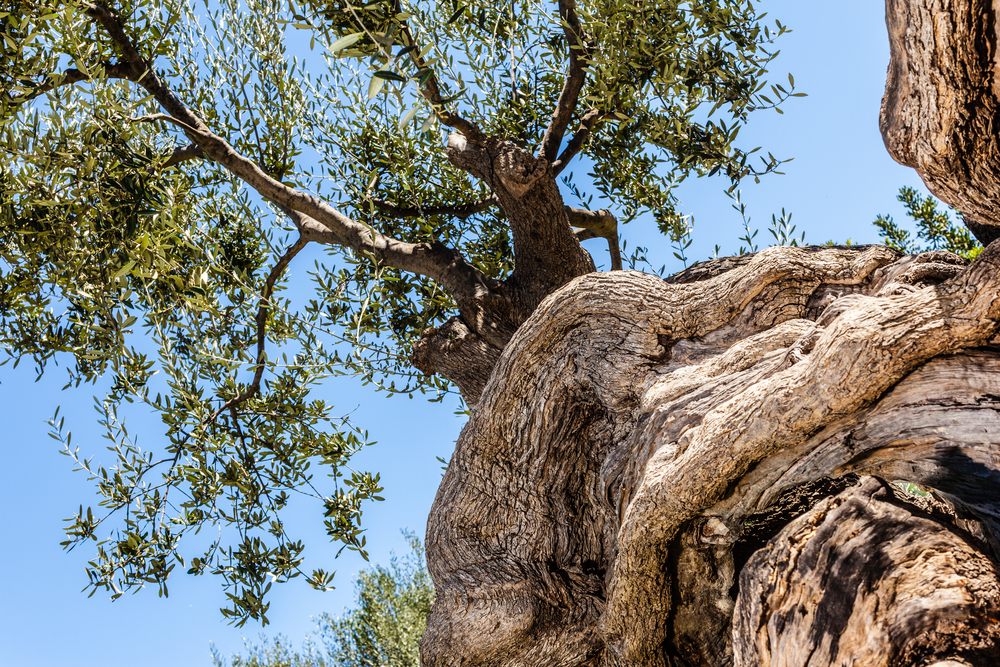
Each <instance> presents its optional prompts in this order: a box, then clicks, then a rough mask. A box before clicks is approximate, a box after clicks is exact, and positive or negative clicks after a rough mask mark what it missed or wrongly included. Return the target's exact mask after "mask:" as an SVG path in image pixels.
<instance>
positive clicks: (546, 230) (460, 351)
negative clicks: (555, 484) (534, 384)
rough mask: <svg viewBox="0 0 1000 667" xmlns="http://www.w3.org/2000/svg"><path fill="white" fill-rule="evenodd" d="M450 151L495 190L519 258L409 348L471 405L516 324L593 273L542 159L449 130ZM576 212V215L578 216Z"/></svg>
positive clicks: (608, 232) (461, 300)
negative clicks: (574, 281)
mask: <svg viewBox="0 0 1000 667" xmlns="http://www.w3.org/2000/svg"><path fill="white" fill-rule="evenodd" d="M448 156H449V160H451V162H452V163H453V164H455V165H456V166H458V167H460V168H461V169H464V170H465V171H467V172H469V173H470V174H472V175H473V176H475V177H476V178H478V179H480V180H482V181H483V182H484V183H486V184H487V185H488V186H489V187H490V188H491V189H492V190H493V193H494V196H495V197H496V199H497V201H498V202H499V204H500V207H501V208H502V209H503V211H504V213H505V214H506V215H507V219H508V220H509V221H510V230H511V239H512V241H513V249H514V256H515V257H516V258H517V261H516V263H515V266H514V270H513V272H512V273H511V275H510V276H508V277H507V279H506V280H504V281H503V282H502V283H499V284H496V285H494V286H492V287H491V288H490V289H489V291H480V292H479V293H476V294H470V295H468V296H465V295H460V296H457V297H456V301H457V304H458V310H459V316H458V317H457V318H454V319H452V320H451V321H449V322H447V323H446V324H444V325H443V326H441V327H436V328H433V329H429V330H428V331H426V332H424V334H423V336H422V337H421V340H420V341H418V342H417V344H416V345H415V346H414V353H413V357H412V361H413V364H414V365H415V366H416V367H417V368H419V369H420V370H422V371H424V372H425V373H438V374H440V375H442V376H443V377H446V378H448V379H449V380H451V381H452V382H454V383H455V384H457V385H458V387H459V389H460V390H461V392H462V396H463V397H464V398H465V400H466V402H468V403H469V404H470V405H474V404H475V403H477V402H478V401H479V396H480V394H481V392H482V390H483V387H484V386H485V382H486V379H487V378H489V376H490V373H491V372H492V371H493V365H494V364H495V363H496V360H497V359H498V358H499V357H500V352H501V350H503V349H504V347H505V346H506V345H507V343H508V341H510V339H511V336H512V335H513V334H514V332H515V331H516V330H517V328H518V327H519V326H521V325H522V324H523V323H524V322H525V321H526V320H527V319H528V317H529V316H530V315H531V314H532V313H533V312H534V311H535V309H536V308H538V305H539V304H540V303H541V302H542V299H544V298H545V297H546V296H548V295H549V294H552V293H553V292H554V291H556V290H557V289H559V288H560V287H562V286H563V285H565V284H566V283H568V282H569V281H570V280H572V279H573V278H576V277H578V276H582V275H585V274H587V273H590V272H592V271H593V270H594V262H593V260H592V259H591V257H590V255H589V254H588V253H587V251H586V250H584V249H583V247H582V246H581V245H580V239H579V238H578V237H577V235H576V234H575V233H574V232H573V229H572V226H571V221H570V212H571V210H572V209H569V207H567V206H566V205H565V204H564V203H563V199H562V195H561V194H560V193H559V188H558V186H557V184H556V180H555V176H554V175H553V173H552V169H551V168H550V166H549V163H548V161H547V160H546V159H545V158H536V157H534V156H533V155H531V154H530V153H528V152H527V151H525V150H524V149H523V148H520V147H518V146H517V145H515V144H513V143H511V142H508V141H500V140H497V139H484V140H483V142H482V144H474V143H471V142H468V141H467V140H466V139H465V138H463V137H461V136H459V135H452V137H451V141H450V143H449V148H448ZM582 215H584V214H583V212H578V217H580V216H582ZM609 217H610V214H609ZM611 220H612V221H613V220H614V218H613V217H611ZM604 226H605V227H610V225H609V224H608V223H605V225H604ZM602 231H604V232H605V234H604V235H606V236H607V237H608V238H609V239H610V236H611V234H612V233H613V234H614V242H613V245H612V253H613V254H614V251H615V249H617V231H616V229H615V231H613V232H612V231H611V230H604V229H603V228H602ZM610 242H611V241H610V240H609V243H610ZM619 266H620V260H619Z"/></svg>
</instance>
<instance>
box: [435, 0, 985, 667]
mask: <svg viewBox="0 0 1000 667" xmlns="http://www.w3.org/2000/svg"><path fill="white" fill-rule="evenodd" d="M886 12H887V23H888V27H889V35H890V43H891V50H892V64H891V65H890V71H889V76H888V81H887V87H886V97H885V99H884V102H883V109H882V118H881V121H882V130H883V136H884V138H885V142H886V146H887V147H888V148H889V150H890V152H891V153H892V154H893V156H894V157H895V158H896V159H897V160H899V161H901V162H903V163H904V164H909V165H911V166H913V167H915V168H916V169H917V170H918V172H919V173H920V175H921V176H922V177H923V178H924V179H925V181H926V182H927V183H928V186H929V187H930V188H931V190H932V191H933V192H935V193H936V194H938V195H939V196H941V197H942V198H943V199H945V201H948V202H949V203H951V204H953V205H956V206H957V207H959V208H960V209H961V210H962V211H963V213H965V214H966V221H967V222H968V223H969V226H970V228H971V229H972V230H973V231H974V233H975V234H976V235H977V236H978V237H979V238H980V239H983V240H985V241H991V240H993V239H995V238H998V237H1000V216H998V215H997V213H998V211H997V209H996V202H997V201H1000V178H998V174H1000V169H998V167H1000V162H998V160H997V154H996V138H995V135H996V132H995V120H994V115H995V112H996V110H997V108H998V105H997V102H996V91H997V86H998V85H1000V84H997V76H996V74H997V60H996V52H997V49H996V33H995V14H994V9H993V5H992V4H989V3H985V2H983V1H981V0H980V1H976V2H968V1H965V0H889V2H888V3H887V9H886ZM465 150H466V149H465V148H464V147H463V148H462V151H461V153H462V156H461V157H458V154H453V155H452V159H453V160H457V161H462V160H467V162H466V163H465V164H466V165H467V166H468V168H469V170H470V172H471V173H474V174H476V175H478V176H479V177H481V178H484V179H489V178H497V179H500V180H502V179H501V178H500V177H499V176H498V175H497V174H496V173H494V172H490V171H489V170H483V169H481V168H480V167H478V166H477V165H480V164H483V162H482V159H481V158H482V156H483V155H484V153H483V151H484V150H485V151H486V153H485V154H489V155H490V156H493V157H496V156H498V155H506V156H507V157H505V158H504V160H507V161H508V162H509V164H510V165H512V167H513V168H514V171H515V172H516V174H517V175H519V178H521V177H523V179H522V180H524V181H525V182H527V181H528V180H531V179H530V178H528V177H529V176H531V177H534V176H537V175H538V174H541V175H542V176H546V177H547V175H548V174H549V173H550V171H551V167H548V171H546V165H545V164H542V162H543V161H531V160H527V161H526V159H522V158H523V156H522V157H521V158H518V157H516V156H514V157H512V154H511V153H510V151H512V150H513V149H512V148H511V147H510V146H509V145H508V146H500V147H497V146H494V147H492V148H489V147H482V146H480V147H473V148H472V149H470V151H471V152H469V153H468V154H467V155H466V154H465ZM491 151H492V152H491ZM504 151H507V152H506V153H505V152H504ZM514 152H515V153H516V151H514ZM508 158H510V159H509V160H508ZM491 159H492V158H491ZM519 160H520V161H519ZM508 162H505V163H504V164H507V163H508ZM490 164H495V160H494V161H493V162H490ZM477 169H479V172H478V173H477ZM539 178H541V176H539ZM515 180H517V179H515ZM491 182H492V181H491ZM517 182H518V183H520V182H521V181H520V180H518V181H517ZM531 182H532V183H535V182H536V181H531ZM515 185H516V184H515ZM543 185H544V184H543ZM529 186H530V184H529ZM519 187H520V186H518V187H515V188H513V190H518V189H519ZM544 187H548V186H547V185H544ZM495 189H496V188H495ZM509 189H510V188H508V190H509ZM529 190H530V187H528V189H526V190H525V192H528V191H529ZM539 192H541V190H539ZM515 194H516V193H515ZM498 196H499V197H500V198H501V200H503V198H504V197H505V196H506V195H501V194H500V193H499V192H498ZM520 196H522V195H518V197H520ZM518 197H515V198H518ZM526 201H527V200H526ZM519 206H520V204H518V203H517V202H513V203H511V202H508V204H505V209H506V208H507V207H509V208H510V210H509V211H508V213H509V214H511V213H513V218H518V215H519V213H518V211H521V212H522V213H524V211H523V210H522V209H521V208H518V207H519ZM553 215H559V213H558V212H556V213H554V214H553ZM511 225H512V229H514V230H515V236H516V235H517V234H518V233H522V234H523V232H524V230H526V228H525V227H524V226H523V225H522V224H521V222H519V221H518V220H517V219H512V221H511ZM561 228H562V223H560V229H561ZM518 229H521V230H522V232H518V231H517V230H518ZM521 238H522V240H523V239H525V238H528V237H525V236H522V237H521ZM517 243H518V241H517V238H515V245H516V244H517ZM521 247H522V248H523V245H522V246H521ZM565 247H567V248H569V247H570V246H568V245H567V246H565ZM529 266H530V263H529ZM998 269H1000V242H998V243H996V244H993V245H991V246H990V247H988V248H987V249H986V250H985V251H984V252H983V254H982V255H981V256H980V257H979V258H978V259H977V260H976V262H975V263H974V264H972V265H971V266H966V265H965V263H964V261H962V260H960V259H959V258H957V257H955V256H953V255H949V254H948V253H943V252H933V253H926V254H923V255H919V256H917V257H900V256H899V255H898V254H896V253H894V252H893V251H890V250H888V249H886V248H881V247H860V248H857V247H854V248H826V247H824V248H809V249H799V248H788V247H781V248H772V249H768V250H765V251H763V252H761V253H758V254H757V255H755V256H753V257H740V258H723V259H720V260H713V261H711V262H708V263H704V264H702V265H698V266H696V267H692V268H691V269H689V270H687V271H684V272H682V273H681V274H678V275H677V276H674V277H673V278H672V279H669V280H667V281H663V280H660V279H658V278H655V277H652V276H648V275H643V274H639V273H635V272H615V273H612V274H589V275H583V276H582V277H577V278H576V279H574V280H572V282H569V284H567V285H566V286H565V287H562V288H561V289H559V290H558V291H556V292H555V293H553V294H551V295H549V296H548V297H547V298H545V299H544V301H541V303H540V305H538V306H537V309H534V310H533V312H532V313H531V315H530V317H526V319H525V320H524V321H523V322H518V323H517V325H516V326H515V328H516V331H512V332H511V335H510V337H509V339H507V340H506V341H504V342H503V344H502V345H499V346H496V347H495V350H496V353H495V354H496V359H495V361H494V360H493V357H491V358H490V362H489V363H490V366H491V370H490V372H489V373H483V372H480V379H479V380H478V381H477V382H478V383H479V384H478V385H477V387H481V394H480V395H478V399H479V400H478V403H477V404H476V406H475V408H474V409H473V411H472V414H471V417H470V420H469V423H468V425H467V426H466V428H465V430H464V431H463V433H462V435H461V437H460V438H459V441H458V443H457V446H456V450H455V454H454V456H453V458H452V460H451V463H450V465H449V468H448V471H447V473H446V475H445V478H444V480H443V482H442V485H441V488H440V489H439V492H438V496H437V498H436V500H435V504H434V508H433V510H432V513H431V517H430V519H429V523H428V533H427V546H428V560H429V567H430V571H431V574H432V576H433V578H434V581H435V585H436V587H437V599H436V600H435V603H434V607H433V610H432V614H431V616H430V618H429V621H428V630H427V634H426V635H425V637H424V639H423V641H422V644H421V651H422V659H423V661H424V663H425V665H428V666H432V665H433V666H438V665H441V666H444V665H448V666H451V665H469V666H471V665H483V666H487V665H488V666H490V667H503V666H506V665H509V666H511V667H513V666H515V665H517V666H529V665H537V666H539V667H541V666H545V667H550V666H563V665H564V666H566V667H573V666H585V665H603V666H608V667H611V666H621V667H624V666H631V667H639V666H643V667H660V666H666V665H670V666H671V667H673V666H678V667H680V666H684V667H695V666H706V667H709V666H711V667H723V666H725V667H728V666H729V665H733V664H734V662H735V663H736V664H740V665H761V666H763V665H773V666H775V667H777V666H778V665H793V664H794V665H810V667H820V666H824V667H825V666H827V665H839V664H844V665H846V664H870V665H887V666H888V665H911V664H912V665H921V666H922V665H931V664H933V665H938V666H939V667H945V666H946V665H947V666H948V667H954V665H959V664H963V665H976V664H990V665H992V664H996V659H997V654H998V651H997V646H998V641H1000V639H998V634H997V630H996V628H997V626H998V625H1000V624H998V620H1000V619H998V616H997V612H996V609H997V601H998V585H997V580H996V571H995V565H994V563H995V562H996V558H997V557H998V556H1000V344H998V343H1000V340H998V339H997V338H996V335H997V331H998V327H1000V298H998V297H1000V271H998ZM580 270H583V269H582V268H581V269H580ZM584 273H585V271H584ZM549 284H550V285H554V284H555V282H550V283H549ZM525 303H528V302H527V301H526V302H525ZM518 308H519V312H522V313H523V312H524V309H523V308H521V307H518ZM515 319H516V318H515ZM470 328H472V329H473V330H474V327H470ZM501 350H502V351H501ZM486 378H488V379H486ZM859 475H871V476H875V477H877V478H879V479H881V480H894V479H902V480H907V481H910V482H915V483H918V484H921V485H923V486H924V487H925V488H928V489H933V490H934V493H935V496H934V498H935V500H934V501H933V502H929V501H922V502H923V504H922V505H921V503H916V505H920V507H916V506H914V504H913V503H907V502H903V501H900V500H899V499H897V498H894V497H890V496H889V494H888V491H887V489H888V488H889V487H887V486H886V485H885V483H884V482H883V481H877V480H870V479H863V480H862V481H860V482H859V481H858V476H859ZM921 507H922V509H921ZM942 508H944V509H942ZM925 510H930V511H925ZM854 527H856V528H857V530H855V529H854ZM928 582H936V583H935V585H933V586H932V587H928ZM837 591H840V592H843V593H844V596H842V597H843V599H844V600H847V599H848V598H849V601H847V602H843V601H838V600H839V599H840V598H837V596H836V595H834V592H837ZM850 591H853V593H854V594H853V597H851V596H850V595H848V593H849V592H850ZM876 603H877V604H876ZM734 617H735V619H736V621H735V625H734Z"/></svg>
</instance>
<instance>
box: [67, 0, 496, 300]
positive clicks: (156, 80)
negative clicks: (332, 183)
mask: <svg viewBox="0 0 1000 667" xmlns="http://www.w3.org/2000/svg"><path fill="white" fill-rule="evenodd" d="M81 6H82V7H83V8H84V10H85V12H86V14H87V15H88V16H90V17H91V18H93V19H94V20H95V21H97V22H98V23H99V24H100V25H101V26H103V27H104V29H105V30H106V31H107V32H108V35H109V36H110V37H111V39H112V41H113V42H114V43H115V46H117V47H118V49H119V50H120V51H121V52H122V56H123V57H124V60H125V62H126V63H127V66H126V67H124V68H123V69H124V70H125V76H126V78H127V79H129V80H130V81H133V82H135V83H137V84H139V85H140V86H142V87H143V88H144V89H145V90H146V91H147V92H148V93H149V94H150V95H152V97H153V98H154V99H155V100H156V101H157V102H158V103H159V104H160V106H161V107H162V108H163V109H164V110H165V111H166V112H167V114H154V115H153V116H149V117H144V118H143V120H163V121H167V122H170V123H173V124H174V125H177V126H178V127H180V128H182V129H183V130H184V133H185V134H186V135H187V136H188V138H189V139H190V140H191V141H192V142H193V143H195V144H197V145H198V146H200V147H201V149H202V151H203V152H204V155H205V156H206V157H208V158H210V159H212V160H213V161H215V162H217V163H218V164H220V165H221V166H223V167H225V168H226V169H228V170H229V171H230V172H232V173H233V175H235V176H237V177H238V178H240V179H241V180H243V181H244V182H245V183H247V184H248V185H249V186H250V187H252V188H254V189H255V190H256V191H257V192H258V193H259V194H260V195H261V196H262V197H264V198H265V199H267V200H269V201H271V202H272V203H274V204H275V205H277V206H278V207H279V208H281V209H282V210H283V211H285V212H286V214H287V213H288V211H294V212H297V213H300V214H301V219H302V220H303V221H307V220H312V221H313V222H314V223H317V224H318V225H320V226H321V227H323V228H325V229H326V230H328V231H329V232H330V233H329V234H319V233H317V234H316V237H317V238H316V240H319V238H323V239H324V240H325V242H326V243H335V244H337V245H343V246H346V247H349V248H351V249H353V250H355V251H357V252H359V253H362V254H368V255H371V256H373V257H374V258H375V259H376V260H377V261H380V262H384V263H385V264H387V265H389V266H392V267H394V268H397V269H399V270H401V271H408V272H412V273H418V274H420V275H425V276H428V277H429V278H433V279H434V280H436V281H437V282H439V283H441V285H442V286H443V287H444V288H445V289H447V290H448V291H449V292H451V294H452V295H453V296H455V297H456V298H459V297H461V296H475V295H480V294H483V293H486V292H488V291H489V289H490V286H489V284H488V280H487V279H486V278H485V277H484V276H483V275H482V274H481V273H480V272H479V271H478V270H476V269H475V267H473V266H472V265H471V264H469V263H468V262H466V261H465V259H464V258H463V257H462V256H461V254H460V253H458V252H457V251H455V250H453V249H451V248H447V247H445V246H444V245H442V244H440V243H404V242H402V241H399V240H397V239H394V238H391V237H388V236H385V235H383V234H382V233H380V232H378V231H376V230H375V229H372V228H371V227H369V226H367V225H363V224H361V223H358V222H356V221H354V220H352V219H351V218H349V217H347V216H346V215H344V214H343V213H341V212H340V211H337V210H336V209H334V208H333V207H332V206H330V205H329V204H328V203H326V202H325V201H323V200H322V199H320V198H319V197H316V196H315V195H312V194H310V193H307V192H302V191H301V190H296V189H295V188H291V187H289V186H287V185H285V184H284V183H282V182H280V181H278V180H276V179H275V178H273V177H272V176H270V175H269V174H268V173H267V172H265V171H264V170H263V169H261V168H260V166H258V165H257V164H256V163H255V162H253V161H252V160H250V159H248V158H246V157H245V156H243V155H241V154H239V153H238V152H236V150H235V149H234V148H233V147H232V146H231V145H229V143H227V142H226V140H225V139H223V138H222V137H220V136H218V135H217V134H215V133H214V132H212V131H211V130H210V129H209V128H208V126H207V125H206V124H205V123H204V122H203V121H202V119H201V118H199V117H198V116H197V115H196V114H195V113H194V112H193V111H191V109H189V108H188V107H187V106H186V105H185V104H184V103H183V102H182V101H181V100H180V98H178V97H177V95H176V94H175V93H174V92H173V91H172V90H170V89H169V88H168V87H167V86H166V84H164V83H163V81H161V79H160V77H159V76H158V75H157V74H156V72H155V71H154V69H153V68H152V66H151V64H150V63H149V62H148V61H146V60H145V59H144V58H143V57H142V56H141V55H139V52H138V51H137V50H136V48H135V46H134V45H133V44H132V42H131V40H130V39H129V37H128V36H127V35H126V34H125V30H124V28H123V26H122V24H121V22H120V21H119V19H118V17H117V16H116V15H115V14H114V13H112V12H111V11H110V10H109V9H108V8H107V7H106V6H104V5H103V4H100V3H87V2H84V3H82V4H81ZM476 131H478V129H477V130H476ZM315 231H317V232H318V230H315Z"/></svg>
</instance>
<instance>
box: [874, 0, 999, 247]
mask: <svg viewBox="0 0 1000 667" xmlns="http://www.w3.org/2000/svg"><path fill="white" fill-rule="evenodd" d="M996 8H997V3H996V2H993V1H992V0H919V1H917V0H887V2H886V12H885V13H886V23H887V24H888V28H889V48H890V53H891V60H890V62H889V72H888V76H887V80H886V88H885V97H884V98H883V100H882V113H881V118H880V125H881V128H882V137H883V138H884V139H885V146H886V148H887V149H888V150H889V154H890V155H892V156H893V158H895V159H896V160H897V161H898V162H900V163H901V164H904V165H906V166H908V167H913V168H914V169H916V170H917V173H918V174H920V177H921V178H922V179H923V180H924V183H926V184H927V187H928V188H929V189H930V190H931V192H933V193H934V194H935V195H937V196H938V197H940V198H941V199H943V200H944V201H946V202H948V203H949V204H951V205H952V206H954V207H956V208H957V209H958V210H960V211H961V212H962V214H963V215H964V216H965V221H966V224H967V225H968V226H969V229H970V230H971V231H972V232H973V234H975V235H976V238H978V239H979V240H980V241H982V242H983V243H984V244H986V243H990V242H991V241H993V240H994V239H996V238H998V237H1000V181H998V180H997V174H998V173H1000V146H998V144H997V132H998V131H1000V127H998V125H997V112H998V111H1000V100H998V94H1000V78H998V73H1000V72H998V64H1000V61H998V56H997V32H996V30H997V26H996V18H997V17H996Z"/></svg>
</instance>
